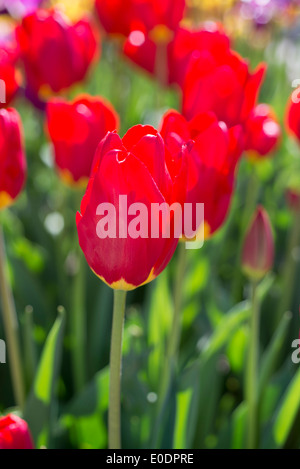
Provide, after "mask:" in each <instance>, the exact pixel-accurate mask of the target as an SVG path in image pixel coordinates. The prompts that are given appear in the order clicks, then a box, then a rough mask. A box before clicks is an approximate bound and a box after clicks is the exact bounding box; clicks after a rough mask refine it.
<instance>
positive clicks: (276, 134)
mask: <svg viewBox="0 0 300 469" xmlns="http://www.w3.org/2000/svg"><path fill="white" fill-rule="evenodd" d="M280 137H281V129H280V126H279V124H278V121H277V118H276V116H275V113H274V112H273V110H272V109H271V108H270V106H268V105H267V104H259V105H258V106H256V107H255V108H254V109H253V111H252V112H251V114H250V116H249V119H248V120H247V123H246V125H245V138H246V141H245V150H246V151H247V152H248V155H249V156H250V158H254V159H255V160H256V159H259V158H262V157H266V156H269V155H270V153H272V152H274V150H275V149H276V147H277V145H278V142H279V139H280Z"/></svg>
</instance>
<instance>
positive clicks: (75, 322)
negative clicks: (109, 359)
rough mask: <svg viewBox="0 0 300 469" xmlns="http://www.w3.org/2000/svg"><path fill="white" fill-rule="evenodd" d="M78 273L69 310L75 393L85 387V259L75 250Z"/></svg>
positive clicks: (74, 279)
mask: <svg viewBox="0 0 300 469" xmlns="http://www.w3.org/2000/svg"><path fill="white" fill-rule="evenodd" d="M77 259H78V262H79V267H78V272H76V274H75V277H74V278H73V294H72V301H73V306H72V309H71V317H70V320H71V334H72V364H73V377H74V385H75V389H76V391H77V392H78V391H80V390H81V389H82V388H83V387H84V385H85V377H86V373H85V367H86V355H85V351H86V314H85V313H86V310H85V271H86V264H85V259H84V257H83V255H82V253H81V252H79V248H78V249H77Z"/></svg>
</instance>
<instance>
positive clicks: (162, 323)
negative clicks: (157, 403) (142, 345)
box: [148, 273, 173, 388]
mask: <svg viewBox="0 0 300 469" xmlns="http://www.w3.org/2000/svg"><path fill="white" fill-rule="evenodd" d="M172 315H173V307H172V301H171V295H170V290H169V287H168V277H167V275H166V273H163V274H162V275H160V277H159V278H158V279H157V280H156V284H155V285H154V288H153V294H152V298H151V303H150V310H149V319H148V331H149V334H148V344H149V347H150V348H151V352H150V354H149V376H150V379H151V382H152V385H153V387H154V388H156V387H157V386H158V383H159V377H160V372H161V367H162V363H163V360H162V357H164V356H165V352H166V351H165V339H166V335H167V333H168V332H169V331H170V328H171V323H172Z"/></svg>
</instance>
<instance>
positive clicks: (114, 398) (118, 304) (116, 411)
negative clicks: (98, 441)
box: [108, 290, 126, 449]
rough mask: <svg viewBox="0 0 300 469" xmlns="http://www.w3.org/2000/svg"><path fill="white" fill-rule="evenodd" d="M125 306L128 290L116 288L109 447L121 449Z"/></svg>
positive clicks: (112, 338)
mask: <svg viewBox="0 0 300 469" xmlns="http://www.w3.org/2000/svg"><path fill="white" fill-rule="evenodd" d="M125 307H126V291H122V290H114V311H113V325H112V334H111V344H110V383H109V410H108V434H109V435H108V439H109V449H121V363H122V343H123V329H124V317H125Z"/></svg>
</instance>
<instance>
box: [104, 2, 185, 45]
mask: <svg viewBox="0 0 300 469" xmlns="http://www.w3.org/2000/svg"><path fill="white" fill-rule="evenodd" d="M96 8H97V12H98V15H99V18H100V21H101V23H102V25H103V27H104V29H105V30H106V32H107V33H108V34H118V35H122V36H126V37H127V36H128V35H129V34H130V32H131V31H134V30H139V31H143V32H144V33H148V32H152V35H153V37H154V38H155V39H157V40H159V39H160V38H161V37H160V34H161V33H163V32H164V30H163V29H161V28H160V27H161V26H165V27H166V28H167V30H171V31H174V30H175V29H176V28H177V27H178V25H179V22H180V21H181V20H182V18H183V14H184V10H185V0H176V2H174V1H173V0H164V1H161V0H96ZM157 28H159V29H157ZM166 34H167V35H168V33H167V31H166ZM162 39H163V38H162Z"/></svg>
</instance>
